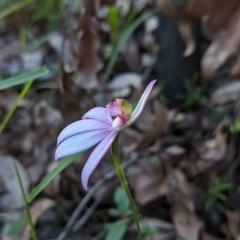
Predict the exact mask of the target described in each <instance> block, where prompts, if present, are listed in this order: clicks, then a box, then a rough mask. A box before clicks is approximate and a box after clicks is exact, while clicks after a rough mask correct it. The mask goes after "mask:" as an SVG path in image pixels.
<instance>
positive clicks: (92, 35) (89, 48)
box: [76, 12, 103, 89]
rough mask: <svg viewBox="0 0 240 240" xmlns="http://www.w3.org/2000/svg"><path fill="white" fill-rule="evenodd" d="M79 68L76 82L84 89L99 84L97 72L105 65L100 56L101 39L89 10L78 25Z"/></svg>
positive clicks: (77, 53)
mask: <svg viewBox="0 0 240 240" xmlns="http://www.w3.org/2000/svg"><path fill="white" fill-rule="evenodd" d="M77 37H78V44H77V52H76V55H77V69H78V72H79V76H78V78H77V80H76V84H77V85H78V86H79V87H82V88H84V89H92V88H96V87H97V86H98V77H97V73H98V72H99V70H100V69H101V68H102V67H103V63H102V61H101V59H100V58H99V56H98V50H99V48H100V41H99V37H98V34H97V31H96V29H95V27H94V25H93V22H92V20H91V18H90V16H89V15H88V13H87V12H85V13H84V14H83V16H82V17H81V19H80V21H79V25H78V27H77Z"/></svg>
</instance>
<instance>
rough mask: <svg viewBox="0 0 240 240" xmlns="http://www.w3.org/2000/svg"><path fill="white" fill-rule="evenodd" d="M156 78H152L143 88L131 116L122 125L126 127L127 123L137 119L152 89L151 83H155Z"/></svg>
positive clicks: (129, 123)
mask: <svg viewBox="0 0 240 240" xmlns="http://www.w3.org/2000/svg"><path fill="white" fill-rule="evenodd" d="M156 81H157V80H153V81H151V82H150V83H149V84H148V86H147V88H146V89H145V91H144V93H143V94H142V96H141V98H140V100H139V102H138V104H137V106H136V108H135V109H134V111H133V113H132V116H131V118H130V120H129V121H128V122H127V124H126V125H125V126H124V127H127V126H129V125H131V124H132V123H133V122H135V121H136V120H137V118H138V117H139V116H140V114H141V113H142V111H143V108H144V106H145V104H146V102H147V100H148V97H149V95H150V93H151V91H152V88H153V85H154V84H155V82H156Z"/></svg>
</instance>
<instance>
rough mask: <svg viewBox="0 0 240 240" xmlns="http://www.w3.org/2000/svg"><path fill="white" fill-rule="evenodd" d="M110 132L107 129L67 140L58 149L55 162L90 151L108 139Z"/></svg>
mask: <svg viewBox="0 0 240 240" xmlns="http://www.w3.org/2000/svg"><path fill="white" fill-rule="evenodd" d="M110 132H111V131H109V130H107V129H101V130H92V131H86V132H82V133H79V134H76V135H73V136H71V137H69V138H67V139H66V140H64V141H63V142H62V143H60V145H59V146H58V147H57V149H56V152H55V160H58V159H60V158H63V157H66V156H69V155H72V154H75V153H78V152H81V151H85V150H87V149H89V148H90V147H92V146H94V145H95V144H97V143H99V142H100V141H102V140H103V139H104V138H106V137H107V136H108V135H109V133H110Z"/></svg>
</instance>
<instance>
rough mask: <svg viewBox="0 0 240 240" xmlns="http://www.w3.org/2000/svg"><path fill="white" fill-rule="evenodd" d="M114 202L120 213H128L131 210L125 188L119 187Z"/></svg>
mask: <svg viewBox="0 0 240 240" xmlns="http://www.w3.org/2000/svg"><path fill="white" fill-rule="evenodd" d="M114 202H115V203H116V205H117V208H118V210H119V211H120V212H123V213H124V212H126V211H128V210H129V208H130V202H129V200H128V197H127V194H126V192H125V190H124V189H123V187H121V186H119V187H118V188H117V189H116V191H115V192H114Z"/></svg>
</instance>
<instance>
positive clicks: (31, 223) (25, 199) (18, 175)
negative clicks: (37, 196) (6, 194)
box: [14, 162, 37, 240]
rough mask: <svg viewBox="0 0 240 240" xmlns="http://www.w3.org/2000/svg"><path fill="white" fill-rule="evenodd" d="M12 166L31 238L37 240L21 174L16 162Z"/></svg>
mask: <svg viewBox="0 0 240 240" xmlns="http://www.w3.org/2000/svg"><path fill="white" fill-rule="evenodd" d="M14 168H15V172H16V174H17V179H18V183H19V186H20V189H21V193H22V198H23V200H24V205H25V209H26V213H27V219H28V224H29V226H30V229H31V234H32V238H33V240H37V234H36V230H35V227H34V224H33V220H32V215H31V211H30V208H29V205H28V203H27V198H26V194H25V192H24V189H23V184H22V180H21V176H20V174H19V171H18V168H17V164H16V162H14Z"/></svg>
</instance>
